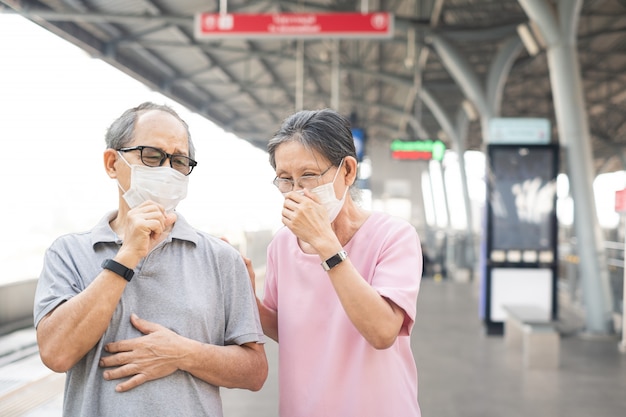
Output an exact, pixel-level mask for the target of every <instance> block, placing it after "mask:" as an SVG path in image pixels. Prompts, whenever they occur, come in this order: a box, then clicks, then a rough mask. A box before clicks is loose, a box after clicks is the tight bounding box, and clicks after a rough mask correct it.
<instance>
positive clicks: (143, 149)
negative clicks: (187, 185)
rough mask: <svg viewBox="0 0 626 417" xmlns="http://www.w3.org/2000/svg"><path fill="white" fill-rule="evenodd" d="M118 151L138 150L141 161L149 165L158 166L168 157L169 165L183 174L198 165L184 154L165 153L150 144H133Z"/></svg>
mask: <svg viewBox="0 0 626 417" xmlns="http://www.w3.org/2000/svg"><path fill="white" fill-rule="evenodd" d="M118 151H119V152H131V151H139V155H140V157H141V162H143V164H144V165H147V166H149V167H160V166H161V165H163V163H164V162H165V160H166V159H168V158H169V160H170V166H171V167H172V168H174V169H175V170H176V171H178V172H180V173H181V174H183V175H189V174H191V171H193V167H195V166H196V165H198V163H197V162H196V161H194V160H193V159H191V158H189V157H187V156H185V155H178V154H171V153H167V152H164V151H162V150H161V149H159V148H154V147H152V146H133V147H132V148H121V149H118Z"/></svg>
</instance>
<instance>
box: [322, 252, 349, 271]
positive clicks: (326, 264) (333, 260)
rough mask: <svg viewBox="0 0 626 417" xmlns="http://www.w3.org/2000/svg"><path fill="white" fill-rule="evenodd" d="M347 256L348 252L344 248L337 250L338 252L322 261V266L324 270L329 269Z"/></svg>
mask: <svg viewBox="0 0 626 417" xmlns="http://www.w3.org/2000/svg"><path fill="white" fill-rule="evenodd" d="M347 258H348V254H347V253H346V251H345V250H342V251H339V252H338V253H336V254H334V255H333V256H331V257H330V258H328V259H326V260H325V261H324V262H322V267H324V271H330V270H331V269H332V268H334V267H336V266H337V265H339V264H340V263H342V262H343V261H345V260H346V259H347Z"/></svg>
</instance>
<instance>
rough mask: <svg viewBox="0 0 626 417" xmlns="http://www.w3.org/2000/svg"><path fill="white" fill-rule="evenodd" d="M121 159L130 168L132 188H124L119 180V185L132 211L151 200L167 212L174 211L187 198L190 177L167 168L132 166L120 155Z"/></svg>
mask: <svg viewBox="0 0 626 417" xmlns="http://www.w3.org/2000/svg"><path fill="white" fill-rule="evenodd" d="M118 154H119V155H120V158H122V160H123V161H124V162H125V163H126V165H128V166H129V167H130V188H129V189H128V191H126V190H124V188H122V185H121V184H120V182H119V180H118V181H117V185H118V186H119V187H120V189H121V190H122V191H124V194H123V195H122V197H124V200H126V203H128V206H129V207H130V208H131V209H132V208H135V207H137V206H138V205H140V204H141V203H143V202H144V201H147V200H151V201H154V202H155V203H158V204H161V205H162V206H163V207H164V208H165V211H166V212H170V211H174V209H175V208H176V206H177V205H178V203H179V202H180V201H181V200H183V199H184V198H185V197H187V185H188V183H189V177H187V176H186V175H184V174H182V173H180V172H178V171H176V170H175V169H172V168H170V167H167V166H161V167H148V166H145V165H131V164H129V163H128V161H126V159H125V158H124V157H123V156H122V154H120V153H119V152H118Z"/></svg>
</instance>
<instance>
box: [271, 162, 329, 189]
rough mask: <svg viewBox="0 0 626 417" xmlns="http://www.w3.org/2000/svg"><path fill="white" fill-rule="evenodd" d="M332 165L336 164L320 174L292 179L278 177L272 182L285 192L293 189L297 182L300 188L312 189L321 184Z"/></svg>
mask: <svg viewBox="0 0 626 417" xmlns="http://www.w3.org/2000/svg"><path fill="white" fill-rule="evenodd" d="M332 167H334V165H331V166H329V167H328V168H326V169H325V170H324V172H322V173H321V174H319V175H303V176H301V177H300V178H298V179H296V180H292V179H291V178H280V177H276V178H274V181H273V182H272V183H273V184H274V185H275V186H276V188H278V190H279V191H280V192H281V193H283V194H284V193H288V192H290V191H291V190H293V187H294V185H295V184H298V186H299V187H300V188H308V189H309V190H311V189H313V188H315V187H317V186H318V185H319V183H320V180H321V179H322V177H323V176H324V174H326V173H327V172H328V171H329V170H330V169H331V168H332Z"/></svg>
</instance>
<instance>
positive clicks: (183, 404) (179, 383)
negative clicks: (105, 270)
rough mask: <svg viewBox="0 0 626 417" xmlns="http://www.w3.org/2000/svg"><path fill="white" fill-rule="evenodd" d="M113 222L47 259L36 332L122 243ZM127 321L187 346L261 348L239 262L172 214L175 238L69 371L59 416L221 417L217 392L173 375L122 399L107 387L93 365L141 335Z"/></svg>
mask: <svg viewBox="0 0 626 417" xmlns="http://www.w3.org/2000/svg"><path fill="white" fill-rule="evenodd" d="M115 215H116V213H115V212H113V213H109V214H108V215H107V216H105V217H104V218H103V219H102V220H101V221H100V222H99V223H98V224H97V225H96V227H94V228H93V229H92V230H91V231H89V232H86V233H76V234H68V235H65V236H62V237H60V238H58V239H57V240H55V241H54V243H53V244H52V245H51V246H50V248H49V249H48V250H47V252H46V254H45V258H44V266H43V270H42V273H41V276H40V277H39V283H38V285H37V292H36V295H35V306H34V317H35V326H37V325H38V324H39V321H40V320H41V318H42V317H44V316H45V315H46V314H48V313H49V312H50V311H52V310H53V309H54V308H55V307H56V306H58V305H59V304H60V303H61V302H63V301H66V300H69V299H70V298H72V297H73V296H75V295H76V294H78V293H80V292H81V291H82V290H84V289H85V288H86V287H87V286H88V285H89V284H90V283H91V282H92V281H93V280H94V278H95V277H96V276H97V275H98V274H99V273H100V272H101V270H102V268H101V267H100V265H101V264H102V261H103V260H104V259H107V258H112V257H114V256H115V254H116V253H117V251H118V250H119V248H120V246H121V244H122V242H121V240H120V239H119V238H118V237H117V235H116V234H115V232H113V230H112V229H111V227H110V226H109V221H110V220H111V219H113V218H114V217H115ZM131 313H136V314H137V315H138V316H139V317H141V318H143V319H146V320H149V321H152V322H155V323H158V324H161V325H163V326H165V327H167V328H170V329H172V330H173V331H175V332H176V333H178V334H180V335H182V336H185V337H187V338H190V339H194V340H198V341H201V342H204V343H210V344H214V345H220V346H223V345H233V344H236V345H241V344H243V343H249V342H261V343H262V342H263V330H262V328H261V324H260V321H259V316H258V310H257V307H256V301H255V297H254V294H253V291H252V286H251V285H250V279H249V277H248V273H247V271H246V267H245V264H244V262H243V260H242V258H241V255H240V254H239V253H238V252H237V251H236V250H235V249H234V248H233V247H232V246H231V245H229V244H228V243H226V242H224V241H222V240H221V239H218V238H216V237H214V236H211V235H209V234H207V233H203V232H200V231H198V230H196V229H194V228H192V227H191V226H190V225H189V224H188V223H187V222H186V221H185V219H184V218H183V217H182V216H181V215H180V214H178V220H177V221H176V223H175V225H174V227H173V230H172V232H171V233H170V234H169V236H168V237H167V239H166V240H165V241H164V242H162V243H161V244H160V245H158V246H157V247H156V248H155V249H154V250H153V251H152V252H150V253H149V254H148V256H146V258H145V259H143V260H142V261H141V262H140V263H139V265H138V266H137V268H136V269H135V276H134V277H133V279H132V281H131V282H130V283H129V284H128V285H127V286H126V289H125V290H124V294H123V295H122V298H121V300H120V302H119V304H118V306H117V308H116V309H115V313H114V314H113V317H112V319H111V323H110V324H109V327H108V329H107V330H106V332H105V333H104V335H103V337H102V339H101V340H100V341H99V342H98V344H97V345H96V346H95V347H94V348H93V349H92V350H91V351H89V352H88V353H87V355H85V357H84V358H82V359H81V360H80V361H79V362H78V363H77V364H76V365H75V366H74V367H73V368H72V369H70V370H69V371H68V372H67V379H66V386H65V399H64V406H63V408H64V415H65V416H82V417H86V416H98V417H102V416H115V417H118V416H150V417H157V416H222V404H221V399H220V394H219V388H218V387H216V386H214V385H211V384H208V383H206V382H204V381H202V380H200V379H197V378H195V377H194V376H192V375H191V374H189V373H187V372H183V371H177V372H175V373H173V374H171V375H169V376H167V377H164V378H161V379H157V380H154V381H149V382H146V383H144V384H143V385H140V386H139V387H137V388H134V389H132V390H130V391H128V392H124V393H117V392H115V386H116V385H117V384H119V383H120V380H116V381H105V380H104V378H103V377H102V373H103V369H102V368H100V367H99V366H98V360H99V359H100V357H101V356H104V355H107V353H106V352H105V351H104V346H105V345H106V344H107V343H109V342H112V341H117V340H123V339H130V338H135V337H138V336H140V335H141V333H140V332H139V331H138V330H137V329H135V328H134V327H133V326H132V325H131V323H130V315H131Z"/></svg>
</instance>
